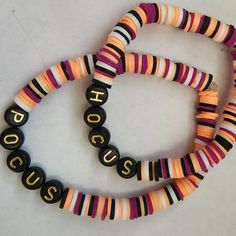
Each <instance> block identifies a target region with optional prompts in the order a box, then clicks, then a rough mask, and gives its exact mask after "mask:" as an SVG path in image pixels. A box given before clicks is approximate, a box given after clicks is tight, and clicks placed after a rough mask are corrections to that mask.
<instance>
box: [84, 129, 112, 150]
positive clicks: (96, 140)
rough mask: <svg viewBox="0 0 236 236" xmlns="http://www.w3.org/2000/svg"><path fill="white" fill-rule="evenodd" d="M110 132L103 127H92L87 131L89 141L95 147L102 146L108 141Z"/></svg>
mask: <svg viewBox="0 0 236 236" xmlns="http://www.w3.org/2000/svg"><path fill="white" fill-rule="evenodd" d="M110 138H111V135H110V132H109V131H108V129H106V128H105V127H101V128H96V129H92V130H91V131H90V132H89V135H88V139H89V142H90V143H91V144H92V145H93V146H94V147H96V148H103V147H106V146H107V145H108V143H109V142H110Z"/></svg>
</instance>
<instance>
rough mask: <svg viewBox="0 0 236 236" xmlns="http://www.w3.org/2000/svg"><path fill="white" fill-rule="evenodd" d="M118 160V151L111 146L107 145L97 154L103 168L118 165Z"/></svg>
mask: <svg viewBox="0 0 236 236" xmlns="http://www.w3.org/2000/svg"><path fill="white" fill-rule="evenodd" d="M119 159H120V153H119V150H118V149H117V148H116V147H115V146H113V145H108V146H106V147H104V148H102V149H101V150H100V152H99V161H100V162H101V163H102V164H103V165H104V166H114V165H116V164H117V163H118V161H119Z"/></svg>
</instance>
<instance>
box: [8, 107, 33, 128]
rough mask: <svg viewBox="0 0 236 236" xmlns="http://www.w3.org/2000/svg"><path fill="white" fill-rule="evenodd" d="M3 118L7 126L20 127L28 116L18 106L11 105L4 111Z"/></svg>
mask: <svg viewBox="0 0 236 236" xmlns="http://www.w3.org/2000/svg"><path fill="white" fill-rule="evenodd" d="M4 118H5V121H6V122H7V124H8V125H10V126H12V127H20V126H22V125H24V124H25V123H26V122H27V121H28V118H29V114H28V112H26V111H25V110H23V109H22V108H20V107H19V106H17V105H12V106H10V107H9V108H8V109H7V110H6V112H5V114H4Z"/></svg>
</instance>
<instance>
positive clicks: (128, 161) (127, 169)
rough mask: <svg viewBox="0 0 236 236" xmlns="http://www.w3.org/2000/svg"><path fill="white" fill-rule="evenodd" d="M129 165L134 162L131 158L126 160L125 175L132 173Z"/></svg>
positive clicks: (123, 171)
mask: <svg viewBox="0 0 236 236" xmlns="http://www.w3.org/2000/svg"><path fill="white" fill-rule="evenodd" d="M128 165H131V166H132V162H131V161H130V160H127V161H125V162H124V168H125V170H126V171H125V170H122V173H123V174H124V175H128V174H129V173H130V171H131V170H130V168H129V166H128Z"/></svg>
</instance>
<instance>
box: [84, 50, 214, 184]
mask: <svg viewBox="0 0 236 236" xmlns="http://www.w3.org/2000/svg"><path fill="white" fill-rule="evenodd" d="M157 64H158V66H157ZM178 65H180V67H182V68H184V71H186V72H185V73H183V74H185V76H187V77H190V76H189V75H192V74H194V77H193V78H195V77H196V78H201V80H200V81H201V82H200V83H199V81H198V83H196V84H197V85H199V84H200V85H204V86H196V84H194V83H192V84H186V85H188V86H190V87H192V88H195V89H196V90H200V91H199V106H198V108H197V111H198V112H199V114H197V116H196V119H197V123H198V125H197V134H196V140H195V141H196V144H197V143H200V144H201V145H202V144H204V145H206V144H207V143H208V142H209V140H210V139H212V138H213V135H214V129H215V124H216V119H217V117H218V115H217V114H216V109H217V104H218V94H217V93H216V92H214V91H213V90H216V84H215V83H212V75H210V74H206V73H202V72H199V71H197V69H196V68H194V67H191V66H186V65H184V64H182V63H174V62H172V61H170V60H169V59H163V58H158V57H153V56H151V55H138V54H135V53H132V54H127V55H125V56H124V57H122V60H121V61H120V63H119V64H118V74H121V73H123V68H126V69H127V72H130V73H141V74H146V75H152V73H151V71H154V70H153V68H156V72H155V73H153V74H154V76H157V77H158V76H161V77H163V78H165V79H167V80H168V79H169V80H170V81H172V79H171V78H170V75H171V76H172V77H173V76H175V75H176V68H177V66H178ZM171 70H172V71H171ZM159 71H162V72H165V73H158V72H159ZM190 71H195V72H194V73H190ZM167 75H169V77H168V76H167ZM190 78H191V77H190ZM206 84H207V85H208V86H209V87H208V86H206ZM206 89H208V90H207V91H204V90H206ZM201 90H203V91H201ZM210 90H212V91H210ZM101 93H104V95H103V96H102V95H101ZM86 97H87V99H88V101H89V102H90V103H91V104H92V105H93V106H92V107H89V108H88V109H87V110H86V111H85V114H84V119H85V122H86V124H87V125H88V126H90V127H91V128H92V130H91V131H90V133H89V141H90V143H91V144H92V145H93V146H94V147H96V148H101V151H100V153H99V160H100V162H101V163H102V164H103V165H104V166H107V167H111V166H115V165H116V166H117V172H118V174H119V175H120V176H122V177H123V178H131V177H133V176H134V175H135V174H136V173H137V179H138V180H144V181H147V180H149V181H159V180H160V179H162V178H164V179H168V178H171V176H170V175H169V173H166V172H163V174H162V171H161V170H162V169H163V166H165V165H166V161H167V159H166V160H165V159H158V160H156V161H145V162H144V161H143V162H140V161H139V162H137V163H136V161H135V160H134V159H133V158H130V157H125V158H122V159H120V153H119V151H118V148H116V147H115V146H113V145H108V143H109V141H110V133H109V131H108V129H106V128H105V127H103V125H104V123H105V120H106V117H107V116H106V112H105V110H104V109H103V108H101V107H99V105H101V104H103V103H104V101H105V100H106V99H107V97H108V91H107V90H106V89H105V88H102V87H100V86H94V85H92V86H90V87H89V88H88V90H87V93H86Z"/></svg>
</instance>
